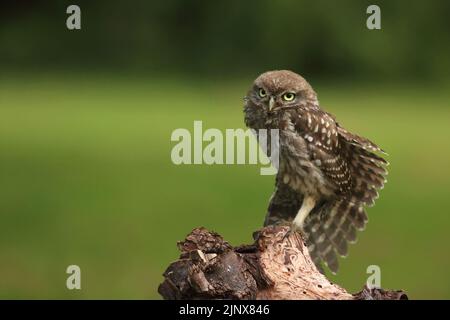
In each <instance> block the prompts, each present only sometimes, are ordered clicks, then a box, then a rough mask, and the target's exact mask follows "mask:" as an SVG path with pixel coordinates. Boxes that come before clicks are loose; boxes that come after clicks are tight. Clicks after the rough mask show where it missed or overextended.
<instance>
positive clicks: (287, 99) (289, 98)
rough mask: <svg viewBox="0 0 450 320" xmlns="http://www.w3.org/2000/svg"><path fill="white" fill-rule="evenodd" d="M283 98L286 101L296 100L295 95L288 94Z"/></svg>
mask: <svg viewBox="0 0 450 320" xmlns="http://www.w3.org/2000/svg"><path fill="white" fill-rule="evenodd" d="M282 98H283V100H284V101H292V100H294V99H295V93H292V92H287V93H285V94H283V97H282Z"/></svg>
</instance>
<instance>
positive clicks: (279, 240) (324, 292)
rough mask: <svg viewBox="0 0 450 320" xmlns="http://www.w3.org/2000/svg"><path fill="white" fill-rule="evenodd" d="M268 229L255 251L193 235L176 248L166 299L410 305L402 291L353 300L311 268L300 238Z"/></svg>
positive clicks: (365, 293) (163, 290)
mask: <svg viewBox="0 0 450 320" xmlns="http://www.w3.org/2000/svg"><path fill="white" fill-rule="evenodd" d="M287 231H288V228H287V227H282V226H279V227H274V226H269V227H266V228H263V229H262V230H260V231H259V232H257V233H256V234H255V238H256V240H255V243H254V244H253V245H244V246H240V247H235V248H233V247H232V246H231V245H230V244H229V243H228V242H226V241H224V240H223V238H222V237H221V236H220V235H218V234H217V233H215V232H210V231H208V230H206V229H205V228H197V229H194V230H193V231H192V232H191V233H190V234H189V235H188V236H187V237H186V239H185V240H184V241H182V242H179V243H178V248H179V249H180V251H181V256H180V259H179V260H177V261H175V262H173V263H172V264H171V265H170V266H169V267H168V268H167V270H166V271H165V273H164V277H165V280H164V282H163V283H162V284H160V286H159V288H158V292H159V293H160V294H161V295H162V297H163V298H164V299H276V300H280V299H283V300H288V299H328V300H331V299H333V300H370V299H376V300H380V299H392V300H396V299H407V296H406V294H405V293H404V292H402V291H385V290H382V289H369V288H367V287H364V289H363V290H362V291H361V292H359V293H356V294H350V293H348V292H347V291H346V290H345V289H343V288H341V287H339V286H338V285H336V284H333V283H331V282H330V281H329V280H328V279H327V278H326V277H325V276H324V275H323V274H322V273H320V272H319V271H318V270H317V268H316V267H315V265H314V263H313V262H312V260H311V258H310V256H309V253H308V249H307V247H306V246H305V244H304V242H303V240H302V238H301V236H300V235H299V234H291V235H289V236H286V232H287Z"/></svg>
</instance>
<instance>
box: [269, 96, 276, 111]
mask: <svg viewBox="0 0 450 320" xmlns="http://www.w3.org/2000/svg"><path fill="white" fill-rule="evenodd" d="M273 107H275V99H274V98H273V97H270V100H269V111H272V109H273Z"/></svg>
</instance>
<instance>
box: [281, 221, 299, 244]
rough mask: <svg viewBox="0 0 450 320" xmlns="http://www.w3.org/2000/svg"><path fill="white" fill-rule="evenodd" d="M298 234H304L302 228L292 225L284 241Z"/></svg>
mask: <svg viewBox="0 0 450 320" xmlns="http://www.w3.org/2000/svg"><path fill="white" fill-rule="evenodd" d="M297 232H298V233H301V232H302V230H301V228H300V227H299V226H298V225H296V224H294V223H292V224H290V225H289V230H288V231H287V232H286V233H285V234H284V236H283V240H285V239H286V238H289V237H290V236H291V235H293V234H295V233H297Z"/></svg>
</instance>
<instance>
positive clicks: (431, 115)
mask: <svg viewBox="0 0 450 320" xmlns="http://www.w3.org/2000/svg"><path fill="white" fill-rule="evenodd" d="M73 3H76V4H78V5H79V6H80V7H81V11H82V29H81V30H79V31H69V30H67V29H66V26H65V20H66V18H67V16H68V15H67V14H66V12H65V11H66V7H67V6H68V5H69V4H73ZM374 3H375V4H378V5H379V6H380V7H381V17H382V30H374V31H370V30H368V29H367V28H366V19H367V16H368V15H367V14H366V8H367V6H368V5H369V4H374ZM449 12H450V2H448V1H430V2H424V1H406V0H405V1H402V0H399V1H395V2H394V1H376V2H372V1H370V2H369V1H356V0H355V1H350V0H346V1H340V2H339V3H338V2H337V1H331V0H329V1H324V0H319V1H306V0H305V1H245V2H244V1H234V0H233V1H193V0H189V1H181V0H180V1H174V0H172V1H158V2H157V1H134V2H132V3H131V2H130V1H114V2H112V1H96V2H95V3H94V2H93V1H75V2H68V1H58V2H57V3H56V2H51V1H20V2H19V1H3V2H2V3H1V4H0V172H1V175H0V194H1V196H0V298H33V299H35V298H69V299H70V298H74V299H75V298H124V299H128V298H138V299H148V298H155V299H157V298H159V295H158V293H157V291H156V290H157V286H158V284H159V283H160V282H161V281H162V276H161V274H162V273H163V272H164V270H165V268H166V267H167V266H168V264H169V263H170V262H171V261H173V260H175V259H176V258H177V257H178V252H177V249H176V241H178V240H182V239H183V238H184V236H185V235H186V234H187V233H189V232H190V231H191V230H192V229H193V228H194V227H197V226H205V227H207V228H210V229H212V230H215V231H217V232H219V233H220V234H221V235H223V236H224V237H225V238H226V239H227V240H229V241H230V242H231V243H232V244H235V245H238V244H241V243H249V242H251V234H252V232H253V231H254V230H256V229H258V228H259V227H260V226H261V224H262V221H263V218H264V215H265V211H266V207H267V203H268V199H269V197H270V195H271V193H272V190H273V183H274V177H273V176H261V175H260V174H259V166H256V165H234V166H220V165H215V166H207V165H191V166H188V165H181V166H176V165H174V164H172V162H171V159H170V152H171V149H172V147H173V146H174V145H175V143H173V142H171V141H170V136H171V133H172V131H173V130H174V129H176V128H188V129H190V130H192V128H193V121H194V120H202V121H203V125H204V128H205V129H206V128H218V129H221V130H225V129H226V128H242V127H243V126H244V125H243V114H242V105H243V102H242V97H243V96H244V94H245V93H246V91H247V89H248V88H249V86H250V84H251V82H252V81H253V79H254V78H255V77H256V76H257V75H258V74H259V73H261V72H263V71H266V70H270V69H285V68H286V69H292V70H294V71H296V72H298V73H300V74H302V75H303V76H305V77H306V79H308V80H309V81H310V83H311V84H312V85H313V87H314V88H315V89H316V91H317V92H318V94H319V99H320V101H321V104H322V106H323V107H324V108H325V109H326V110H327V111H330V112H332V113H334V114H335V115H336V116H337V118H338V119H339V121H340V122H341V123H342V124H343V125H344V126H346V127H347V128H348V129H351V130H353V131H355V132H357V133H359V134H361V135H364V136H367V137H369V138H371V139H372V140H374V141H375V142H377V143H378V144H380V145H381V146H382V147H383V149H385V150H387V151H388V153H389V158H388V160H389V161H390V163H391V165H390V167H389V168H390V174H389V177H388V180H389V182H388V184H387V185H386V188H385V189H384V190H383V191H382V192H381V195H380V199H379V200H378V202H377V204H376V206H375V207H373V208H370V209H369V210H368V213H369V219H370V223H369V224H368V227H367V229H366V231H364V232H362V233H359V241H358V243H357V244H356V245H352V246H351V247H350V255H349V257H348V258H346V259H341V261H340V262H341V268H340V271H339V273H338V275H337V276H333V277H332V279H333V281H335V282H337V283H338V284H340V285H342V286H344V287H345V288H347V289H348V290H350V291H352V292H355V291H359V290H360V289H361V287H362V285H363V284H364V283H365V281H366V279H367V277H368V275H367V274H366V268H367V267H368V266H369V265H378V266H380V268H381V285H382V286H383V287H384V288H392V289H404V290H406V291H407V293H408V294H409V296H410V298H413V299H414V298H416V299H418V298H422V299H431V298H438V299H448V298H450V274H449V272H448V270H449V269H450V254H449V249H448V244H449V240H450V234H449V227H450V214H449V209H448V208H449V204H450V203H449V202H450V201H449V190H450V150H449V148H448V143H449V142H448V141H449V138H450V129H449V119H450V109H449V98H450V97H449V96H450V95H449V89H450V79H449V71H450V59H449V57H450V41H449V35H450V25H449V23H448V15H449ZM70 264H76V265H79V266H80V267H81V271H82V290H73V291H69V290H67V289H66V286H65V283H66V278H67V274H66V273H65V270H66V268H67V266H68V265H70Z"/></svg>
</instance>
